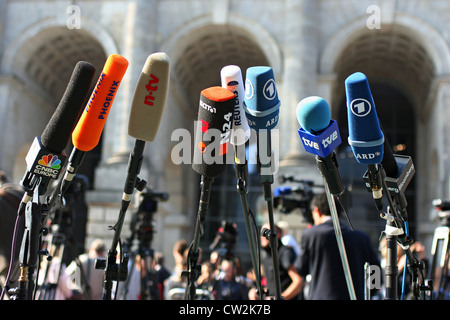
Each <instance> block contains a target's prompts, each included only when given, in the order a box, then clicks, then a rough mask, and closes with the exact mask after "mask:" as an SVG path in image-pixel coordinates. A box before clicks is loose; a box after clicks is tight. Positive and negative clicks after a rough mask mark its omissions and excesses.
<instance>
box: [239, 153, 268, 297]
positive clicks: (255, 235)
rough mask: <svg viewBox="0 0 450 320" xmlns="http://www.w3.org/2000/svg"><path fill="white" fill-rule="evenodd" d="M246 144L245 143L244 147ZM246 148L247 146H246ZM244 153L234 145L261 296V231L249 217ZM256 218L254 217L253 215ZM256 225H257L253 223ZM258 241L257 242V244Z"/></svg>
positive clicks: (253, 261)
mask: <svg viewBox="0 0 450 320" xmlns="http://www.w3.org/2000/svg"><path fill="white" fill-rule="evenodd" d="M244 147H245V145H243V148H244ZM244 149H245V148H244ZM243 151H244V152H243V155H241V154H240V148H239V146H237V145H235V146H234V154H235V157H234V163H235V167H236V177H237V183H236V188H237V191H238V193H239V195H240V197H241V203H242V211H243V213H244V221H245V228H246V229H247V238H248V244H249V249H250V257H251V259H252V264H253V270H254V272H255V279H256V290H257V294H258V296H259V297H260V298H262V297H263V292H262V288H261V273H260V265H261V264H260V262H259V261H260V259H258V258H259V252H258V249H259V248H261V244H260V241H261V239H260V237H259V231H258V230H257V229H255V228H252V224H251V221H250V219H249V216H250V215H252V213H251V211H250V208H249V204H248V189H247V185H248V167H247V162H246V159H245V150H243ZM253 219H254V217H253ZM253 225H254V226H255V227H256V225H255V224H253ZM255 242H256V244H255Z"/></svg>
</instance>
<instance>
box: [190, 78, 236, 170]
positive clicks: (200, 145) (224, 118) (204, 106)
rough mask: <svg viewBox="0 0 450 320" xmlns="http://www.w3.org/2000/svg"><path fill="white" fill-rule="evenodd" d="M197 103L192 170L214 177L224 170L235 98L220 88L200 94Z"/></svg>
mask: <svg viewBox="0 0 450 320" xmlns="http://www.w3.org/2000/svg"><path fill="white" fill-rule="evenodd" d="M199 104H200V106H199V109H198V121H197V127H196V132H195V140H194V141H195V142H194V157H193V164H192V168H193V169H194V170H195V171H196V172H197V173H199V174H201V175H203V176H206V177H215V176H218V175H219V174H221V173H222V172H223V171H224V170H225V162H226V154H227V153H228V149H229V148H228V147H229V143H230V138H231V126H232V120H233V109H234V104H235V95H234V93H233V92H231V91H230V90H227V89H225V88H222V87H218V86H217V87H210V88H207V89H205V90H203V91H202V92H201V94H200V103H199Z"/></svg>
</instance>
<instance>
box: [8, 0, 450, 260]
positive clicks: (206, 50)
mask: <svg viewBox="0 0 450 320" xmlns="http://www.w3.org/2000/svg"><path fill="white" fill-rule="evenodd" d="M449 16H450V3H449V2H448V1H446V0H431V1H426V0H414V1H411V0H378V1H375V0H373V1H359V0H345V1H344V0H277V1H273V0H271V1H266V0H239V1H237V0H215V1H212V0H192V1H187V0H135V1H121V0H110V1H95V0H89V1H88V0H86V1H83V0H81V1H25V0H10V1H8V0H0V124H1V125H0V133H1V134H0V168H1V169H3V170H5V171H6V172H7V173H8V174H9V175H10V176H11V177H12V179H13V181H17V182H18V181H20V179H21V178H22V175H23V173H24V172H25V155H26V153H27V151H28V149H29V147H30V144H31V142H32V140H33V138H34V137H35V136H37V135H40V134H41V132H42V130H43V128H44V127H45V125H46V123H47V122H48V119H49V118H50V116H51V114H52V113H53V111H54V109H55V107H56V105H57V104H58V102H59V99H60V97H61V96H62V93H63V91H64V89H65V86H66V84H67V82H68V79H69V77H70V74H71V72H72V70H73V67H74V66H75V64H76V63H77V62H78V61H80V60H84V61H88V62H91V63H93V64H94V65H95V66H96V68H97V72H99V71H100V70H101V69H102V67H103V63H104V62H105V60H106V58H107V57H108V56H109V55H110V54H113V53H118V54H121V55H123V56H124V57H125V58H127V59H128V61H129V62H130V65H129V68H128V70H127V73H126V75H125V77H124V79H123V81H122V84H121V87H120V90H119V92H118V94H117V96H116V99H115V101H114V105H113V107H112V110H111V112H110V114H109V117H108V120H107V123H106V126H105V129H104V131H103V136H102V140H101V142H100V144H99V146H98V147H97V148H96V149H94V150H93V151H92V152H90V153H89V154H88V156H87V158H86V159H85V163H84V171H83V173H84V174H86V175H87V176H88V177H89V178H90V183H91V185H90V188H89V190H88V191H87V194H86V201H87V202H88V204H89V212H88V226H87V238H86V241H87V242H89V241H90V240H91V239H93V238H97V237H101V238H105V239H109V237H111V236H112V234H111V231H110V230H108V229H107V226H109V225H112V224H114V222H115V221H116V219H117V217H118V205H119V203H120V199H121V196H122V191H123V183H124V179H125V175H126V168H127V161H128V155H129V153H130V150H131V148H132V146H133V143H134V141H133V139H132V138H131V137H129V136H128V134H127V124H128V114H129V108H130V106H131V101H132V98H133V93H134V90H135V86H136V83H137V80H138V78H139V75H140V71H141V69H142V66H143V65H144V63H145V60H146V58H147V56H148V55H149V54H150V53H153V52H157V51H164V52H166V53H167V54H168V55H169V57H170V70H171V71H170V87H169V93H168V99H167V103H166V106H165V110H164V115H163V118H162V122H161V126H160V128H159V130H158V134H157V137H156V139H155V141H154V142H151V143H148V144H147V146H146V149H145V160H144V164H143V168H142V171H141V177H142V178H143V179H145V180H147V181H148V184H149V185H151V186H152V187H153V190H155V191H158V192H167V193H168V194H169V195H170V198H169V200H168V201H165V202H159V203H158V210H157V212H156V213H155V215H154V226H155V230H156V233H155V235H154V239H153V247H154V248H155V250H157V251H162V252H163V253H164V254H166V256H168V257H171V250H172V245H173V243H174V242H175V241H176V240H177V239H180V238H185V239H187V240H188V241H189V240H190V239H191V238H192V233H193V226H194V224H195V217H196V213H197V207H198V196H199V194H198V192H199V188H198V185H199V177H198V174H197V173H195V172H194V171H193V170H192V167H191V165H190V164H177V163H176V161H174V157H176V154H175V155H174V152H173V151H174V147H175V146H176V145H177V144H178V143H180V141H179V140H176V139H175V138H174V137H173V135H172V133H173V132H174V131H175V130H176V129H180V128H184V129H186V130H187V131H188V132H190V133H191V135H192V136H193V132H194V126H193V123H194V121H195V120H196V118H197V110H198V99H199V93H200V91H201V90H202V89H204V88H206V87H209V86H213V85H220V75H219V72H220V69H221V68H222V67H223V66H225V65H230V64H236V65H238V66H240V67H241V69H242V70H243V72H244V73H245V70H246V68H247V67H250V66H253V65H268V66H271V67H272V68H273V70H274V74H275V79H276V83H277V88H278V92H279V96H280V100H281V103H282V106H281V109H280V117H279V122H278V126H277V129H278V133H279V135H278V136H277V141H275V142H274V143H275V144H276V145H277V148H278V150H279V154H278V156H279V164H280V166H279V170H278V172H277V173H276V177H275V183H274V188H275V187H277V186H278V185H279V184H280V179H279V178H280V177H282V176H283V175H293V176H295V177H296V178H298V179H310V180H313V181H315V182H316V183H318V184H320V183H322V177H321V176H320V175H319V173H318V171H317V167H316V164H315V161H314V158H313V156H312V155H311V154H308V153H306V152H305V151H304V149H303V146H302V145H301V142H300V139H299V136H298V134H297V129H298V127H299V125H298V122H297V119H296V116H295V108H296V106H297V104H298V102H299V101H300V100H301V99H303V98H305V97H307V96H312V95H317V96H321V97H323V98H325V99H326V100H327V101H328V102H329V104H330V107H331V111H332V118H333V119H336V120H337V122H338V124H339V127H340V130H341V136H342V140H343V144H342V147H341V148H340V149H339V150H338V155H339V157H338V158H339V161H340V163H341V170H342V175H343V179H344V182H345V184H346V186H347V187H348V188H347V189H348V190H347V191H346V194H348V196H347V197H345V198H346V199H344V200H345V201H344V204H345V206H346V210H347V213H348V214H349V216H350V218H351V219H352V222H353V224H354V225H355V226H356V227H358V228H361V229H363V230H365V231H367V232H369V233H370V234H371V236H372V237H373V238H374V241H376V240H377V237H378V235H379V232H380V230H382V229H383V226H384V224H383V222H382V221H380V218H379V217H378V215H377V212H375V210H374V206H373V204H372V200H371V196H370V194H369V193H368V192H367V191H366V190H364V187H363V186H361V185H362V174H363V173H364V170H365V169H367V168H363V167H362V166H361V165H359V164H357V162H356V161H355V159H352V157H351V154H350V153H349V152H348V148H346V140H347V136H348V133H347V129H346V128H347V119H346V108H345V90H344V80H345V78H346V77H347V76H348V75H350V74H351V73H353V72H356V71H361V72H364V73H365V74H366V75H367V77H368V79H369V81H370V83H371V88H372V91H373V93H374V99H375V103H376V106H377V111H378V113H379V116H380V121H381V123H382V124H383V126H384V127H385V130H386V133H387V136H388V139H391V140H390V144H391V145H392V146H394V147H396V149H395V150H398V151H399V152H402V153H404V154H408V155H410V156H412V157H413V161H414V165H415V168H416V174H415V176H414V179H413V182H412V185H411V186H410V189H409V191H408V200H409V201H408V205H409V206H408V208H410V210H411V215H410V218H411V221H412V223H411V224H412V227H413V228H414V236H415V238H416V239H418V240H420V241H422V242H424V243H425V244H426V245H429V244H430V238H431V237H432V233H433V230H434V228H435V227H436V224H437V221H436V219H435V215H436V213H435V210H434V208H433V206H432V205H431V201H432V200H433V199H435V198H444V199H445V198H448V197H449V191H450V190H449V189H450V185H449V184H450V180H449V175H448V172H449V170H450V159H449V152H448V151H447V147H448V146H450V141H449V138H448V137H450V127H449V123H450V112H449V111H448V110H447V109H446V108H447V107H448V104H449V99H450V50H449V45H450V25H449V23H448V17H449ZM95 79H96V78H95ZM70 148H71V147H68V150H67V153H70V150H71V149H70ZM226 174H227V176H226V177H222V178H219V179H218V181H216V184H215V188H216V189H215V190H216V192H217V196H216V197H215V198H213V199H216V200H215V201H217V203H216V207H217V208H216V209H215V210H216V211H217V212H214V213H212V214H211V215H212V217H211V224H210V231H209V232H210V233H211V235H210V238H211V237H212V234H214V230H215V228H216V226H217V225H218V222H219V221H220V220H222V219H236V220H238V221H239V222H240V223H242V217H241V213H240V212H238V211H239V206H238V204H239V203H238V202H236V203H235V205H234V208H228V209H226V210H221V209H220V208H225V206H221V205H219V204H221V203H223V204H225V203H227V200H228V202H229V201H230V200H229V199H230V197H236V199H237V200H236V201H238V195H237V193H236V189H235V183H236V182H235V178H234V176H233V174H234V172H233V170H231V171H227V172H226ZM228 175H229V176H228ZM252 181H253V180H252ZM254 181H256V182H258V179H257V178H256V179H254ZM294 184H295V183H294ZM250 193H251V197H252V204H253V205H254V206H255V208H254V210H255V211H259V217H260V218H261V220H264V218H265V212H264V206H263V205H261V203H260V201H259V200H258V194H260V186H258V185H252V187H251V192H250ZM234 194H235V196H234ZM135 199H136V200H137V199H138V196H137V195H136V197H135ZM220 201H221V202H220ZM236 204H237V205H236ZM134 209H135V207H132V208H130V214H128V215H127V222H128V221H129V219H130V216H131V214H132V212H133V210H134ZM233 211H236V212H233ZM276 215H277V216H276V220H277V221H279V220H286V221H288V222H289V225H290V226H291V227H290V231H291V232H292V233H293V234H294V235H296V236H298V235H299V232H301V228H302V223H301V222H299V221H300V220H301V217H300V215H299V214H297V213H295V212H294V213H292V214H290V215H283V214H279V213H276ZM213 218H214V219H215V220H214V219H213ZM213 220H214V221H213ZM208 221H210V220H208ZM240 230H241V231H242V230H244V229H242V227H240ZM129 232H130V231H129V229H128V228H127V227H124V229H123V233H124V237H125V236H127V235H128V234H129ZM240 234H241V236H240V239H241V240H240V243H245V242H246V236H245V235H242V232H241V233H240ZM428 248H429V247H428ZM242 251H243V252H245V250H242ZM167 262H168V265H170V264H171V259H170V258H168V259H167Z"/></svg>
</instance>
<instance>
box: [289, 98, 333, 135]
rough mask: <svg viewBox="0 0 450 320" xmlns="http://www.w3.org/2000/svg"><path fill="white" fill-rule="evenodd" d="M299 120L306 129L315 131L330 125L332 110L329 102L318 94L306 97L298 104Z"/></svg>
mask: <svg viewBox="0 0 450 320" xmlns="http://www.w3.org/2000/svg"><path fill="white" fill-rule="evenodd" d="M296 114H297V120H298V123H299V124H300V126H301V127H302V128H303V129H305V131H308V132H311V133H314V132H319V131H322V130H323V129H325V128H326V127H328V125H329V124H330V120H331V111H330V106H329V105H328V102H327V101H326V100H325V99H323V98H321V97H317V96H311V97H307V98H304V99H303V100H301V101H300V102H299V103H298V105H297V110H296Z"/></svg>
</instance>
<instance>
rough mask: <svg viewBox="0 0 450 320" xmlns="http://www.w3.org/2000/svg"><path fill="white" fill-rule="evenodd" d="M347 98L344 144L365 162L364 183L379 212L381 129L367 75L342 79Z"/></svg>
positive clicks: (380, 192) (382, 144)
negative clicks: (347, 134)
mask: <svg viewBox="0 0 450 320" xmlns="http://www.w3.org/2000/svg"><path fill="white" fill-rule="evenodd" d="M345 93H346V98H347V116H348V131H349V136H348V143H349V145H350V147H351V148H352V151H353V154H354V155H355V158H356V161H358V162H359V163H361V164H367V165H368V172H367V173H368V181H369V182H368V183H369V187H370V189H371V190H372V196H373V199H374V200H375V205H376V206H377V208H378V211H380V212H381V211H382V207H383V202H382V197H383V186H382V183H383V182H382V179H383V178H382V176H381V173H380V168H379V165H380V163H381V162H382V160H383V154H384V141H385V139H384V135H383V132H382V131H381V128H380V124H379V120H378V116H377V112H376V109H375V103H374V102H373V98H372V93H371V91H370V88H369V82H368V81H367V77H366V76H365V75H364V74H363V73H361V72H355V73H353V74H351V75H350V76H349V77H348V78H347V79H345Z"/></svg>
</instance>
